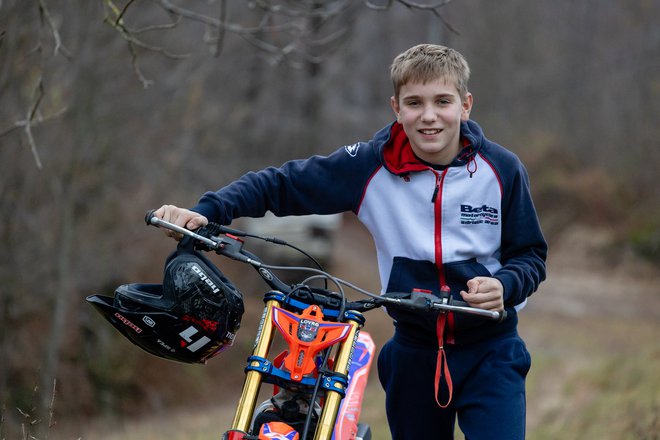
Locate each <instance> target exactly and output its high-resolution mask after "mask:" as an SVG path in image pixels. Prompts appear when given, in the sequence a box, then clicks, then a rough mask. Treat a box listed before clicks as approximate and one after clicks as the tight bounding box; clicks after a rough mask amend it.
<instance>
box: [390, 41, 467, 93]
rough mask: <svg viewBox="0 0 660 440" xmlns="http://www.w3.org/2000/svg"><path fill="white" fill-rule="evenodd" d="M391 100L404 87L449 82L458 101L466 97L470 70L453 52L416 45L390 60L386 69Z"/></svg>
mask: <svg viewBox="0 0 660 440" xmlns="http://www.w3.org/2000/svg"><path fill="white" fill-rule="evenodd" d="M390 78H391V79H392V84H393V86H394V98H395V99H396V100H397V101H398V100H399V91H400V90H401V87H402V86H404V85H405V84H408V83H412V82H414V83H427V82H429V81H434V80H436V79H445V80H453V81H455V82H456V88H457V89H458V93H459V95H460V97H461V99H464V98H465V97H466V96H467V93H468V88H467V83H468V80H469V79H470V66H468V63H467V61H466V60H465V58H463V55H461V54H460V52H458V51H457V50H454V49H451V48H449V47H445V46H440V45H437V44H418V45H417V46H413V47H411V48H410V49H408V50H406V51H405V52H402V53H400V54H399V55H397V56H396V58H394V61H393V62H392V66H390Z"/></svg>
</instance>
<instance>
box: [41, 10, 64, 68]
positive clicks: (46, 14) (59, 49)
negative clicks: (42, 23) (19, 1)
mask: <svg viewBox="0 0 660 440" xmlns="http://www.w3.org/2000/svg"><path fill="white" fill-rule="evenodd" d="M37 2H38V3H39V14H40V15H41V18H42V20H44V19H45V20H46V22H47V23H48V27H49V28H50V31H51V33H52V34H53V39H54V40H55V49H54V53H53V55H55V56H57V54H58V53H61V54H62V55H64V57H65V58H67V59H71V53H70V52H69V50H68V49H67V48H66V47H65V46H64V44H62V38H61V37H60V33H59V31H58V30H57V27H56V26H55V22H54V21H53V17H52V16H51V15H50V11H49V10H48V7H47V6H46V2H45V0H37Z"/></svg>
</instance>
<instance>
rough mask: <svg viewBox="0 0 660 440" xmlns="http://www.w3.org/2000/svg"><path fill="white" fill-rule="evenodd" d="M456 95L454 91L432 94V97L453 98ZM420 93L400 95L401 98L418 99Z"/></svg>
mask: <svg viewBox="0 0 660 440" xmlns="http://www.w3.org/2000/svg"><path fill="white" fill-rule="evenodd" d="M455 96H456V95H455V94H454V93H438V94H437V95H433V98H454V97H455ZM420 98H422V96H421V95H417V94H412V95H402V96H401V99H420Z"/></svg>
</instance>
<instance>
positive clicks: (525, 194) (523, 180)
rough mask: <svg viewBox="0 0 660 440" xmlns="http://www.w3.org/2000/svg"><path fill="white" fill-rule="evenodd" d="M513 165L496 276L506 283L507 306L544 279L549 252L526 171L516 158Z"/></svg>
mask: <svg viewBox="0 0 660 440" xmlns="http://www.w3.org/2000/svg"><path fill="white" fill-rule="evenodd" d="M511 168H512V169H510V170H507V171H506V173H505V175H507V176H509V178H508V179H506V180H505V181H504V182H503V192H504V193H503V200H502V211H503V223H502V246H501V257H500V261H501V262H502V268H501V269H500V270H499V271H497V273H496V274H495V275H494V276H495V278H497V279H499V280H500V282H501V283H502V285H503V286H504V303H505V306H507V307H511V306H515V305H517V304H520V303H522V302H523V301H524V300H525V299H526V298H527V297H528V296H529V295H531V294H532V293H534V291H536V289H537V288H538V286H539V284H540V283H541V281H543V280H544V279H545V273H546V272H545V259H546V256H547V252H548V246H547V243H546V241H545V239H544V237H543V233H542V232H541V226H540V224H539V220H538V216H537V214H536V209H535V208H534V204H533V202H532V197H531V194H530V188H529V177H528V175H527V171H526V170H525V168H524V166H523V165H522V163H521V162H520V161H519V160H517V158H516V160H515V163H514V164H512V165H511Z"/></svg>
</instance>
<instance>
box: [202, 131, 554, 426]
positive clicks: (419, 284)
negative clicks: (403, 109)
mask: <svg viewBox="0 0 660 440" xmlns="http://www.w3.org/2000/svg"><path fill="white" fill-rule="evenodd" d="M461 141H462V143H463V147H462V149H461V151H460V153H459V155H458V157H457V158H456V159H454V161H453V162H452V163H451V164H450V165H449V166H446V167H437V166H433V165H431V164H427V163H424V162H423V161H421V160H420V159H418V158H417V157H416V156H415V155H414V153H413V150H412V148H411V147H410V144H409V141H408V139H407V136H406V134H405V132H404V131H403V127H402V126H401V125H400V124H399V123H397V122H394V123H392V124H390V125H389V126H387V127H385V128H383V129H381V130H380V131H378V132H377V133H376V134H375V135H374V137H373V139H372V140H370V141H368V142H359V143H356V144H353V145H350V146H346V147H342V148H341V149H339V150H337V151H335V152H334V153H333V154H331V155H329V156H313V157H311V158H309V159H305V160H294V161H290V162H287V163H285V164H284V165H283V166H282V167H280V168H274V167H271V168H267V169H264V170H262V171H259V172H250V173H248V174H245V175H244V176H243V177H241V178H240V179H238V180H237V181H235V182H233V183H231V184H229V185H228V186H226V187H224V188H222V189H220V190H219V191H217V192H208V193H206V194H204V195H203V196H202V198H201V199H200V201H199V203H198V204H197V205H196V206H195V207H193V208H192V210H193V211H196V212H198V213H200V214H202V215H204V216H206V217H207V218H208V219H209V220H210V221H215V222H218V223H221V224H229V223H230V222H231V221H232V220H233V219H235V218H238V217H246V216H247V217H260V216H262V215H264V214H265V212H266V211H268V210H270V211H272V212H273V213H274V214H275V215H278V216H285V215H303V214H332V213H339V212H345V211H352V212H353V213H355V214H356V215H357V216H358V218H359V220H360V221H361V222H362V223H363V224H364V225H365V226H366V228H367V229H368V230H369V231H370V233H371V235H372V236H373V239H374V242H375V245H376V251H377V258H378V268H379V273H380V280H381V284H382V288H383V290H384V291H388V292H390V291H396V292H410V291H411V290H412V289H415V288H416V289H423V290H429V291H431V292H434V293H436V294H439V292H440V289H441V287H442V286H445V285H446V286H449V287H450V288H451V291H452V294H453V295H454V296H455V297H456V298H457V299H461V298H460V295H459V291H460V290H466V288H467V286H466V282H467V281H468V280H469V279H471V278H473V277H475V276H493V277H495V278H497V279H498V280H499V281H500V282H501V283H502V285H503V287H504V303H505V307H506V308H507V311H508V318H507V319H506V320H505V321H504V322H501V323H497V322H492V321H487V320H485V319H483V318H475V317H466V316H465V315H456V316H454V315H452V314H450V316H449V319H448V320H447V326H446V331H445V341H444V342H445V344H450V345H456V346H464V345H468V346H469V345H471V344H479V343H482V342H484V341H489V340H497V339H501V338H504V337H506V335H511V334H516V330H515V328H516V324H517V311H518V310H519V309H521V308H522V307H523V306H524V304H525V302H526V300H527V297H528V296H529V295H531V294H532V293H533V292H534V291H535V290H536V288H537V287H538V285H539V283H540V282H541V281H542V280H543V279H544V278H545V257H546V253H547V245H546V242H545V240H544V238H543V235H542V233H541V229H540V226H539V222H538V218H537V215H536V211H535V209H534V206H533V203H532V199H531V196H530V190H529V182H528V177H527V173H526V171H525V169H524V167H523V165H522V163H521V162H520V161H519V159H518V158H517V157H516V156H515V155H514V154H513V153H511V152H510V151H508V150H506V149H505V148H503V147H501V146H499V145H497V144H495V143H493V142H491V141H489V140H488V139H486V138H485V137H484V135H483V133H482V130H481V128H480V127H479V125H477V123H475V122H474V121H467V122H462V123H461ZM388 313H390V315H391V316H392V317H393V318H394V320H395V327H396V335H397V336H395V339H397V340H398V341H399V342H402V343H403V344H404V345H411V346H416V347H420V348H422V347H423V348H428V349H430V350H437V349H438V340H437V337H436V317H437V313H436V314H431V313H429V314H428V315H424V316H422V315H420V314H418V313H413V312H403V311H397V310H388ZM525 353H526V352H525ZM449 362H450V366H452V365H451V359H449ZM433 368H435V365H433ZM455 368H458V369H460V368H461V367H460V366H456V367H455ZM380 370H382V368H381V369H380ZM379 372H380V373H381V376H382V375H387V374H388V373H387V371H379ZM452 373H453V371H452ZM525 373H526V371H525ZM420 377H421V376H420ZM420 380H421V379H420ZM425 380H427V379H425ZM428 380H429V382H430V383H428V384H427V385H428V387H429V388H430V389H433V383H432V381H433V378H432V377H431V379H428ZM522 380H523V382H524V375H523V377H522ZM381 381H383V378H382V377H381ZM386 382H387V383H388V384H389V383H391V381H390V380H389V379H388V380H387V381H386ZM384 385H385V388H386V391H388V386H387V384H386V383H384ZM420 386H424V384H422V383H420ZM523 388H524V386H523ZM431 394H433V393H431ZM404 404H405V402H404V403H403V404H399V406H403V405H404ZM455 404H456V400H455ZM387 405H388V418H389V419H390V425H391V428H392V424H393V421H392V418H393V417H394V418H397V413H398V411H400V410H402V408H398V406H397V405H396V404H394V403H393V402H391V399H390V398H389V396H388V403H387ZM392 405H394V407H392ZM391 407H392V408H391ZM390 413H393V414H390ZM399 418H400V417H399ZM459 420H460V417H459ZM420 423H424V422H423V421H422V422H420ZM395 424H396V423H395ZM429 429H431V427H430V426H427V427H423V428H420V433H424V432H426V434H428V432H429V431H428V430H429ZM433 429H436V428H433ZM452 429H453V426H452ZM406 432H407V431H406ZM393 435H394V436H395V437H396V438H412V436H411V437H406V435H405V434H403V433H401V434H397V433H396V432H395V430H394V429H393ZM416 435H419V434H416ZM523 435H524V434H523ZM420 438H422V437H420ZM423 438H428V437H423ZM490 438H497V437H492V436H491V437H490ZM510 438H514V437H510Z"/></svg>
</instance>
